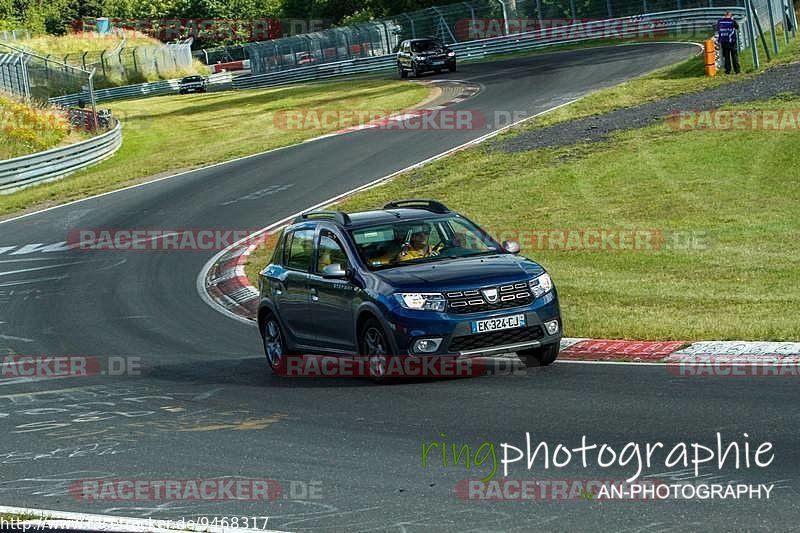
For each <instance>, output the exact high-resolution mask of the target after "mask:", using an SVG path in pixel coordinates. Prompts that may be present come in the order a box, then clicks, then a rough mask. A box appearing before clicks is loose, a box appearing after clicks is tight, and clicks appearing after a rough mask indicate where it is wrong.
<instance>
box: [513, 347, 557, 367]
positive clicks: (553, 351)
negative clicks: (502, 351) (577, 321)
mask: <svg viewBox="0 0 800 533" xmlns="http://www.w3.org/2000/svg"><path fill="white" fill-rule="evenodd" d="M559 349H560V343H558V342H554V343H553V344H548V345H547V346H542V347H540V348H533V349H531V350H521V351H519V352H517V355H518V356H519V357H520V359H522V361H523V362H524V363H525V366H526V367H532V366H548V365H551V364H553V363H554V362H555V360H556V358H558V352H559Z"/></svg>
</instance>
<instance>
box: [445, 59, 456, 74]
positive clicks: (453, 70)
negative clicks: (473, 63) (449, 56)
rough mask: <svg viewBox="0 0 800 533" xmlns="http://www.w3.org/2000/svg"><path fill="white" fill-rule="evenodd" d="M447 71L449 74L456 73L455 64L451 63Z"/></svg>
mask: <svg viewBox="0 0 800 533" xmlns="http://www.w3.org/2000/svg"><path fill="white" fill-rule="evenodd" d="M447 70H449V71H450V72H455V71H456V62H455V61H453V64H452V65H450V66H449V67H447Z"/></svg>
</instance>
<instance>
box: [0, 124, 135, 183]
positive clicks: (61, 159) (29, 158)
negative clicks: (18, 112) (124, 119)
mask: <svg viewBox="0 0 800 533" xmlns="http://www.w3.org/2000/svg"><path fill="white" fill-rule="evenodd" d="M121 145H122V124H120V122H119V121H117V120H114V125H113V127H112V128H111V129H110V130H108V131H106V132H105V133H102V134H100V135H97V136H95V137H92V138H91V139H87V140H85V141H81V142H78V143H74V144H70V145H68V146H59V147H58V148H53V149H51V150H46V151H44V152H38V153H35V154H31V155H24V156H22V157H15V158H14V159H6V160H4V161H0V194H8V193H12V192H14V191H16V190H18V189H22V188H24V187H28V186H30V185H35V184H37V183H41V182H44V181H51V180H54V179H58V178H63V177H64V176H66V175H67V174H71V173H72V172H75V171H77V170H80V169H82V168H86V167H88V166H89V165H92V164H94V163H97V162H98V161H101V160H103V159H105V158H106V157H109V156H111V155H113V154H114V152H116V151H117V149H118V148H119V147H120V146H121Z"/></svg>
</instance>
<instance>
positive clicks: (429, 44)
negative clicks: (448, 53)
mask: <svg viewBox="0 0 800 533" xmlns="http://www.w3.org/2000/svg"><path fill="white" fill-rule="evenodd" d="M441 48H442V43H440V42H439V41H412V42H411V51H412V52H434V51H436V50H441Z"/></svg>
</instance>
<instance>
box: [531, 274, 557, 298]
mask: <svg viewBox="0 0 800 533" xmlns="http://www.w3.org/2000/svg"><path fill="white" fill-rule="evenodd" d="M528 285H529V286H530V288H531V292H533V296H534V297H535V298H539V297H541V296H544V295H545V294H547V293H548V292H550V291H551V290H553V280H552V279H550V274H548V273H546V272H545V273H544V274H542V275H541V276H539V277H537V278H533V279H532V280H530V281H529V282H528Z"/></svg>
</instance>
